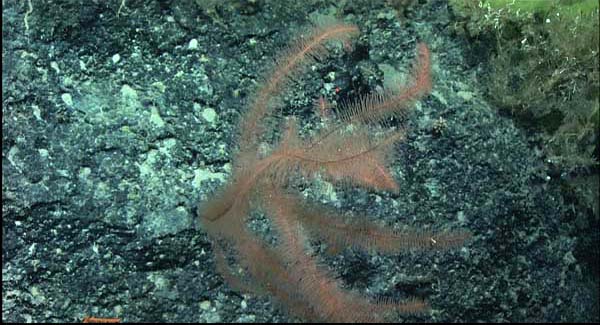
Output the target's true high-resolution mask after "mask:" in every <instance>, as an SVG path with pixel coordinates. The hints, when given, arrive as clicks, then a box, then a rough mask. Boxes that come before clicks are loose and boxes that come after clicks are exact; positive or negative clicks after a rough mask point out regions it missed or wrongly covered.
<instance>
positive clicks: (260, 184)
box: [199, 22, 469, 322]
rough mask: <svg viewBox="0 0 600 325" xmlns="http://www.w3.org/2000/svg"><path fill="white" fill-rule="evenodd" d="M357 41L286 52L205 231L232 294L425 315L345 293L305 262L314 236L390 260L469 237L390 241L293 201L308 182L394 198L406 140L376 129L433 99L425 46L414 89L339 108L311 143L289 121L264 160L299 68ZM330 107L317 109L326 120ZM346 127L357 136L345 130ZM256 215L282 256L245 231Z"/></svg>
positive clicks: (337, 35) (246, 122)
mask: <svg viewBox="0 0 600 325" xmlns="http://www.w3.org/2000/svg"><path fill="white" fill-rule="evenodd" d="M357 34H358V27H356V26H354V25H351V24H344V23H339V22H334V23H329V24H322V25H321V26H319V27H316V28H313V29H312V30H311V31H310V32H309V33H308V36H307V37H305V38H300V39H299V40H298V41H297V42H296V43H295V44H294V45H291V46H290V47H289V48H288V49H287V50H285V51H283V52H282V54H281V55H280V56H279V57H278V59H276V60H275V63H274V67H273V69H272V70H271V72H270V73H269V74H268V75H266V76H265V77H264V80H263V81H262V83H261V86H260V87H259V88H258V90H257V92H256V94H255V96H254V99H253V100H252V101H251V102H250V104H249V110H248V111H247V112H246V113H245V115H244V116H243V117H242V119H241V121H240V136H239V143H240V150H239V153H238V154H237V155H236V157H235V165H234V166H235V167H234V170H233V175H232V179H231V180H230V182H229V183H228V184H227V185H226V186H225V188H224V189H223V190H222V191H221V192H220V193H219V194H217V195H215V197H214V198H212V199H211V200H209V201H208V202H206V203H205V204H202V205H201V206H200V208H199V214H200V216H201V217H202V220H203V224H204V227H205V230H206V231H207V232H208V234H209V235H210V237H211V238H212V240H213V243H214V251H215V255H216V259H215V260H216V263H217V269H218V271H219V272H220V273H221V274H222V275H223V277H224V279H225V280H226V281H227V282H228V283H229V284H230V285H231V287H232V288H234V289H236V290H244V291H252V292H255V293H259V294H267V295H269V296H270V297H273V298H275V299H276V300H277V301H278V302H280V303H282V304H283V305H284V306H285V307H287V309H288V310H289V311H291V312H293V313H295V314H296V315H299V316H302V317H305V318H308V319H319V320H325V321H346V322H366V321H383V320H387V319H389V317H391V316H392V315H393V313H394V312H399V313H419V312H423V311H425V310H427V304H426V303H425V302H424V301H422V300H419V299H411V300H408V301H404V302H396V301H385V300H379V301H370V300H369V299H366V298H363V297H361V296H360V295H358V294H357V293H356V292H349V291H348V290H344V289H342V286H341V285H340V283H338V281H336V280H335V279H334V277H332V276H331V275H329V272H328V271H327V270H326V269H325V268H324V267H322V266H320V265H319V263H318V262H317V261H316V260H315V259H314V258H313V257H311V256H310V255H308V254H307V252H306V246H307V238H308V237H309V236H316V237H319V238H321V239H322V240H323V241H325V242H326V243H328V245H329V248H330V250H329V251H330V252H334V251H337V250H339V249H340V248H342V247H347V246H351V247H355V248H357V249H364V250H369V251H379V252H384V253H395V252H399V251H401V250H404V249H410V248H415V249H430V248H448V247H454V246H459V245H462V243H463V242H464V241H465V240H466V239H467V238H468V236H469V234H468V232H458V233H437V234H434V233H425V232H414V233H412V232H411V233H409V232H394V231H391V230H388V229H383V228H381V227H379V226H377V225H374V224H371V223H369V222H367V221H365V220H361V221H359V222H356V221H353V222H350V221H348V220H346V219H345V218H343V217H342V216H340V215H339V214H338V213H336V212H335V211H332V210H330V209H326V208H324V207H318V206H316V205H314V204H311V203H309V202H305V201H304V200H302V199H301V198H300V197H299V196H298V195H294V194H293V192H292V190H291V186H290V183H291V180H292V179H294V178H297V177H298V176H302V177H303V178H304V179H309V178H311V177H314V176H315V175H319V176H320V177H322V178H324V179H327V180H329V181H332V182H334V183H337V184H344V185H358V186H363V187H368V188H371V189H373V190H378V191H397V190H398V184H397V183H396V181H395V180H394V178H393V175H392V173H391V171H390V170H389V169H388V165H389V164H390V163H391V162H392V158H393V155H392V154H391V152H392V151H393V145H394V143H397V142H398V141H401V140H403V139H404V132H403V131H402V130H396V131H385V130H382V129H381V127H377V126H375V125H374V124H381V123H379V122H383V121H384V120H385V119H386V118H388V117H397V116H401V115H403V114H405V112H406V111H407V109H409V108H410V106H411V104H412V103H414V102H415V101H416V100H418V99H419V98H421V97H422V96H424V95H426V94H428V93H429V91H430V90H431V78H430V57H429V50H428V49H427V47H426V46H425V44H419V45H418V46H417V59H416V63H415V65H414V68H413V71H412V80H411V83H410V84H409V85H408V86H404V87H398V88H397V89H391V90H386V91H385V92H383V93H381V94H379V93H378V94H371V95H368V96H365V97H362V98H359V99H358V100H357V101H355V102H352V103H350V104H349V105H346V106H345V107H342V109H341V110H340V111H339V112H338V115H339V117H340V121H338V122H332V121H329V122H328V123H327V126H326V127H324V128H323V129H321V130H318V131H317V132H316V134H315V135H314V136H312V137H310V138H309V139H301V138H300V137H299V134H298V130H297V125H296V121H295V120H293V119H288V121H287V123H286V126H285V130H284V132H283V135H282V137H281V140H280V141H279V143H278V144H277V146H276V148H275V149H274V150H273V151H272V152H271V153H270V154H268V155H266V156H264V155H263V156H262V157H261V155H259V149H258V148H259V146H258V143H260V142H261V141H262V137H263V135H264V133H265V127H266V125H265V123H264V120H265V118H266V117H269V116H272V115H273V111H274V109H276V108H277V105H278V104H280V103H279V101H278V99H279V97H280V94H281V92H282V91H283V90H284V88H285V87H286V86H287V85H288V84H289V82H290V81H291V80H294V79H296V78H297V77H299V75H300V74H301V73H302V71H303V67H305V66H307V65H308V64H310V63H313V62H314V61H315V59H320V58H323V57H324V56H325V54H326V53H327V47H326V43H327V42H330V41H342V42H348V41H349V39H350V38H351V37H352V36H355V35H357ZM326 106H327V105H325V103H324V102H323V101H321V104H320V106H319V110H320V114H321V115H324V111H325V109H326ZM350 124H351V125H352V128H351V129H352V130H351V131H349V130H348V128H347V127H346V126H348V125H350ZM377 128H378V132H375V130H376V129H377ZM382 131H383V132H382ZM252 209H260V210H262V211H263V212H264V213H265V214H266V215H267V216H268V217H269V218H270V219H271V221H272V224H273V226H274V228H275V230H276V231H277V233H278V241H277V242H278V244H277V246H276V247H272V246H269V245H268V244H266V243H264V242H263V241H261V239H260V238H259V237H258V236H257V235H256V234H254V233H252V232H251V231H249V230H248V229H247V227H246V218H247V216H248V214H249V213H250V212H251V210H252ZM228 256H234V257H237V258H236V260H237V262H238V263H239V265H240V266H242V267H243V270H244V271H245V273H246V274H245V275H242V274H239V272H237V271H236V270H237V269H238V268H234V267H232V266H231V265H230V264H229V262H228V259H227V257H228Z"/></svg>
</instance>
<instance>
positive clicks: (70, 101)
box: [60, 93, 73, 107]
mask: <svg viewBox="0 0 600 325" xmlns="http://www.w3.org/2000/svg"><path fill="white" fill-rule="evenodd" d="M60 99H62V101H63V103H65V104H66V105H67V106H69V107H71V106H73V97H71V94H69V93H64V94H62V95H60Z"/></svg>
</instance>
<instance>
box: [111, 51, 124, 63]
mask: <svg viewBox="0 0 600 325" xmlns="http://www.w3.org/2000/svg"><path fill="white" fill-rule="evenodd" d="M110 59H111V60H112V62H113V63H114V64H117V63H118V62H119V61H121V56H120V55H119V53H117V54H115V55H113V56H112V58H110Z"/></svg>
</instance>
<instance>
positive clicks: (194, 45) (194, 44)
mask: <svg viewBox="0 0 600 325" xmlns="http://www.w3.org/2000/svg"><path fill="white" fill-rule="evenodd" d="M197 49H198V40H197V39H195V38H192V40H190V43H189V44H188V50H197Z"/></svg>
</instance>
